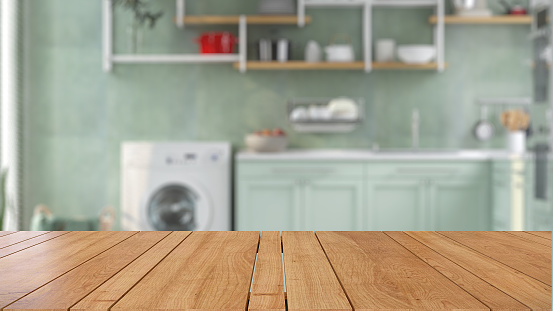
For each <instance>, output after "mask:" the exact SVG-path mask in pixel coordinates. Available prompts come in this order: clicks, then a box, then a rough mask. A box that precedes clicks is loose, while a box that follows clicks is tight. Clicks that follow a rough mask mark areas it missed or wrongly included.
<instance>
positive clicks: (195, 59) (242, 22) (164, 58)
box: [103, 0, 247, 72]
mask: <svg viewBox="0 0 553 311" xmlns="http://www.w3.org/2000/svg"><path fill="white" fill-rule="evenodd" d="M176 6H177V19H176V21H177V24H178V25H181V24H182V26H181V27H184V23H183V22H179V19H178V18H179V16H181V19H180V21H184V9H185V2H184V0H176ZM179 12H180V13H179ZM236 18H237V22H235V23H234V24H238V32H239V35H238V38H239V44H238V54H199V53H198V54H114V52H113V0H103V40H104V49H103V59H104V61H103V64H104V71H106V72H110V71H111V70H112V69H113V64H115V63H119V64H170V63H196V64H206V63H235V62H238V63H239V64H240V65H239V69H240V71H241V72H244V71H245V70H246V59H247V55H246V48H247V47H246V42H247V41H246V36H247V33H246V31H247V18H246V16H245V15H240V16H237V17H236Z"/></svg>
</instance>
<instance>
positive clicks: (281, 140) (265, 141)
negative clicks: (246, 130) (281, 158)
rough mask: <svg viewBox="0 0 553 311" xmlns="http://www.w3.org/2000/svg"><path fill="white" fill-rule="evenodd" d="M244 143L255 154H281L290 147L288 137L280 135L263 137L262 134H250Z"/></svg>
mask: <svg viewBox="0 0 553 311" xmlns="http://www.w3.org/2000/svg"><path fill="white" fill-rule="evenodd" d="M244 142H245V143H246V146H247V147H248V149H249V150H251V151H255V152H280V151H284V150H285V149H286V147H287V146H288V137H287V136H286V135H284V134H280V135H263V134H260V133H254V134H248V135H246V136H245V137H244Z"/></svg>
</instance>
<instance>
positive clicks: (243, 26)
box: [238, 15, 248, 73]
mask: <svg viewBox="0 0 553 311" xmlns="http://www.w3.org/2000/svg"><path fill="white" fill-rule="evenodd" d="M247 36H248V20H247V17H246V15H240V19H239V25H238V40H239V46H238V49H239V51H238V53H239V57H240V72H241V73H245V72H246V70H247V61H248V46H247V45H248V38H247Z"/></svg>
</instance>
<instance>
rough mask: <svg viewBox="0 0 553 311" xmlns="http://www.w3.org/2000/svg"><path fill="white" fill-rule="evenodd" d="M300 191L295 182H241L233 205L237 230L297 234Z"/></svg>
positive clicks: (264, 179)
mask: <svg viewBox="0 0 553 311" xmlns="http://www.w3.org/2000/svg"><path fill="white" fill-rule="evenodd" d="M300 190H301V188H300V186H299V184H298V183H297V181H296V179H280V180H270V179H269V178H253V179H250V178H248V179H246V178H240V179H239V180H238V181H237V198H236V204H235V215H236V225H235V229H236V230H255V231H257V230H260V231H283V230H300V228H299V222H298V216H299V211H300V201H301V198H300V195H301V191H300Z"/></svg>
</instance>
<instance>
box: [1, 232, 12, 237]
mask: <svg viewBox="0 0 553 311" xmlns="http://www.w3.org/2000/svg"><path fill="white" fill-rule="evenodd" d="M13 233H15V231H0V238H1V237H4V236H6V235H10V234H13Z"/></svg>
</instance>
